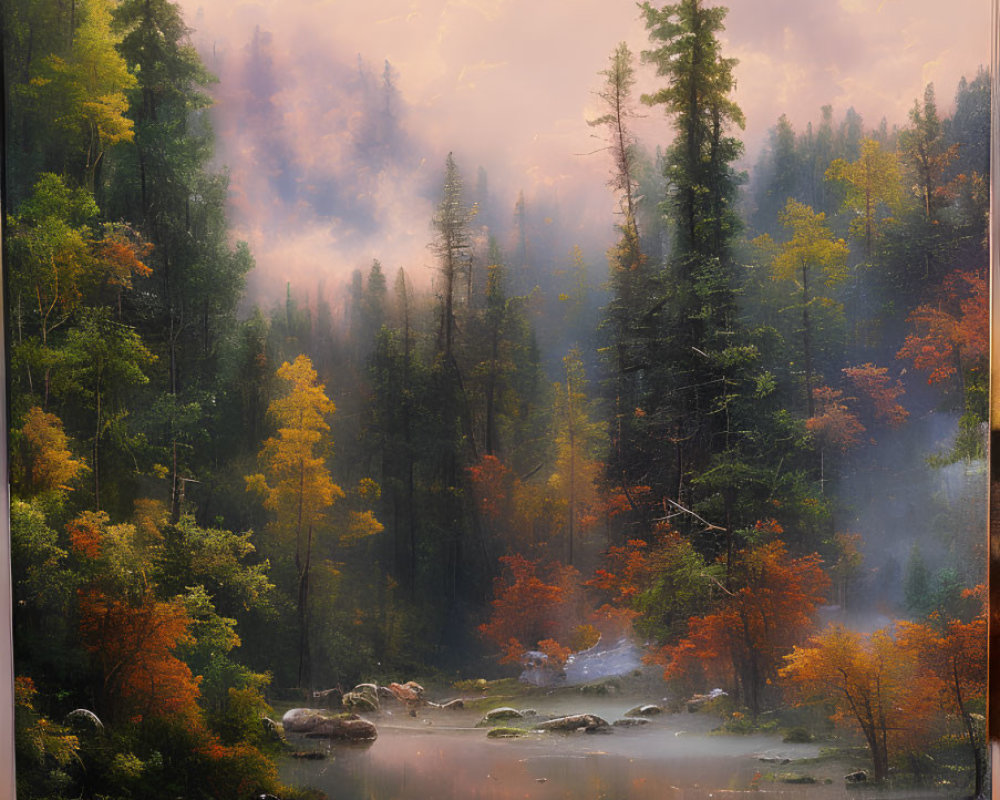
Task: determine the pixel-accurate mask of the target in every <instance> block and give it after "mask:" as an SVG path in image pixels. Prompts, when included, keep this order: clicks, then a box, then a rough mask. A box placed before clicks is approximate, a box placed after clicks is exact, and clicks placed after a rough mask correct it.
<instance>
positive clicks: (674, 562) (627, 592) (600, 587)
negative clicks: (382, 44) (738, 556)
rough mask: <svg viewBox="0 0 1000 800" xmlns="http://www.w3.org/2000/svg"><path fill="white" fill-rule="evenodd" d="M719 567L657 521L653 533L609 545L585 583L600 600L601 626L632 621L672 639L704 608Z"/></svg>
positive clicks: (653, 634) (627, 624) (629, 624)
mask: <svg viewBox="0 0 1000 800" xmlns="http://www.w3.org/2000/svg"><path fill="white" fill-rule="evenodd" d="M719 575H721V569H720V568H718V567H717V566H715V565H707V564H705V562H704V560H703V558H702V557H701V555H700V554H699V553H698V552H697V551H696V550H695V548H694V545H693V544H691V542H690V541H689V540H688V539H685V538H684V537H683V536H681V535H680V534H678V533H677V532H676V531H674V530H672V529H671V528H670V527H669V525H668V524H666V523H660V525H659V527H658V530H657V531H656V536H655V539H654V540H653V541H652V542H646V541H644V540H642V539H630V540H629V541H628V542H626V543H625V544H624V545H622V546H618V545H612V546H611V547H609V548H608V551H607V553H606V554H605V560H604V564H603V566H601V567H599V568H598V569H597V570H595V572H594V577H593V578H591V579H590V580H589V581H587V583H586V585H587V586H589V587H591V588H592V589H595V590H596V591H597V593H598V595H599V596H601V597H602V599H603V600H604V602H603V604H602V605H601V606H600V607H599V608H598V610H597V618H598V619H599V620H601V621H602V622H603V623H604V626H605V628H610V629H612V630H613V629H615V628H617V629H618V630H617V632H618V633H621V632H622V629H623V628H624V629H626V630H627V629H629V628H632V627H634V628H635V629H636V631H637V632H638V633H639V634H640V635H642V636H644V637H647V638H650V639H653V640H656V641H659V642H671V641H676V640H677V639H678V638H680V636H682V635H683V633H684V632H685V630H686V628H687V621H688V619H689V618H690V617H692V616H694V615H697V614H700V613H702V612H704V611H705V610H707V609H708V607H709V604H710V601H711V598H712V595H713V592H714V590H715V584H713V583H712V579H714V578H717V577H718V576H719Z"/></svg>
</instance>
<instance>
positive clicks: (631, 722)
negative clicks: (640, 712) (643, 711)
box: [611, 717, 649, 728]
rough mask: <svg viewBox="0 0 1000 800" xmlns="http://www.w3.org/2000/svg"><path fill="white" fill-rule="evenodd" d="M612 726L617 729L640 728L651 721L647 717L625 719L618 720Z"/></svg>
mask: <svg viewBox="0 0 1000 800" xmlns="http://www.w3.org/2000/svg"><path fill="white" fill-rule="evenodd" d="M611 724H612V725H613V726H614V727H616V728H638V727H639V726H640V725H648V724H649V720H648V719H646V718H645V717H625V718H624V719H616V720H615V721H614V722H612V723H611Z"/></svg>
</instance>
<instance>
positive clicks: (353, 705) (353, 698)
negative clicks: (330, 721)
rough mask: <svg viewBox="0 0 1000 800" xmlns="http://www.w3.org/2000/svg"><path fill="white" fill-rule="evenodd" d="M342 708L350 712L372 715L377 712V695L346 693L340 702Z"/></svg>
mask: <svg viewBox="0 0 1000 800" xmlns="http://www.w3.org/2000/svg"><path fill="white" fill-rule="evenodd" d="M341 703H343V706H344V708H349V709H351V710H352V711H364V712H367V713H369V714H374V713H375V712H376V711H378V710H379V703H378V695H377V694H375V695H369V694H363V693H361V692H356V691H355V692H348V693H347V694H345V695H344V699H343V700H341Z"/></svg>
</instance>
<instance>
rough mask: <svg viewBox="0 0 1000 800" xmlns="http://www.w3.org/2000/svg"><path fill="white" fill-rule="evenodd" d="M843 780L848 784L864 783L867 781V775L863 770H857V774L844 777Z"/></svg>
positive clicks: (852, 773)
mask: <svg viewBox="0 0 1000 800" xmlns="http://www.w3.org/2000/svg"><path fill="white" fill-rule="evenodd" d="M844 780H845V781H847V782H848V783H865V782H866V781H867V780H868V773H867V772H865V770H863V769H859V770H858V771H857V772H851V773H850V774H848V775H845V776H844Z"/></svg>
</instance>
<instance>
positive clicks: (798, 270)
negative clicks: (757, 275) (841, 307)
mask: <svg viewBox="0 0 1000 800" xmlns="http://www.w3.org/2000/svg"><path fill="white" fill-rule="evenodd" d="M778 218H779V220H780V221H781V224H782V225H784V227H785V228H786V229H788V230H789V231H790V233H791V238H789V240H788V241H787V242H784V243H783V244H781V245H779V246H778V248H777V253H776V254H775V256H774V260H773V262H772V269H773V270H774V278H775V280H779V281H787V282H792V283H793V284H794V285H795V286H796V288H797V289H798V290H799V292H800V293H801V294H800V298H801V300H800V303H799V305H800V307H801V310H802V356H803V366H804V368H805V394H806V408H807V409H808V414H809V416H810V417H811V416H813V414H814V412H815V403H814V399H813V388H814V386H813V372H814V348H815V344H814V339H815V333H814V327H815V321H814V318H813V316H811V314H810V312H813V313H815V308H816V307H817V306H821V305H827V306H830V305H836V304H835V303H834V301H833V300H832V299H831V298H829V297H828V296H825V295H824V294H821V292H824V291H825V292H826V293H829V291H830V290H831V289H834V288H836V287H837V286H838V285H839V284H841V283H843V282H844V281H845V280H847V274H848V273H847V256H848V248H847V244H846V242H844V240H843V239H836V238H834V236H833V234H832V232H831V231H830V229H829V228H828V227H827V226H826V223H825V221H824V220H825V215H824V214H823V213H822V212H820V213H816V212H814V211H813V210H812V209H811V208H809V206H807V205H804V204H803V203H800V202H798V201H797V200H794V199H792V198H789V200H788V202H787V204H786V205H785V208H784V210H783V211H782V212H781V214H780V215H779V217H778ZM810 284H811V285H810ZM817 284H820V286H818V285H817Z"/></svg>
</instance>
